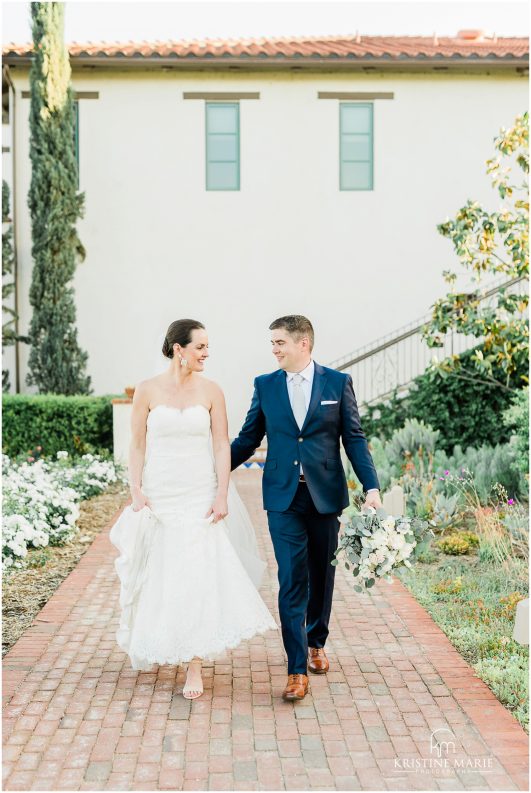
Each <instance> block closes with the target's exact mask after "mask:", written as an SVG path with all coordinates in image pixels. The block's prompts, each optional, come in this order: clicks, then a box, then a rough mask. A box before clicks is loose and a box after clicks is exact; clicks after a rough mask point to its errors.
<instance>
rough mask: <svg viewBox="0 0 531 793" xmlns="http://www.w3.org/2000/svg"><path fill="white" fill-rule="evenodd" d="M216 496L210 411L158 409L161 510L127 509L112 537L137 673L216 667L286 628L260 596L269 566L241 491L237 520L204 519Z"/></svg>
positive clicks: (232, 508) (157, 500) (152, 451)
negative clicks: (208, 663)
mask: <svg viewBox="0 0 531 793" xmlns="http://www.w3.org/2000/svg"><path fill="white" fill-rule="evenodd" d="M216 489H217V476H216V471H215V467H214V460H213V455H212V451H211V446H210V413H209V411H208V410H207V408H206V407H204V406H203V405H193V406H191V407H188V408H184V409H183V410H180V409H178V408H174V407H170V406H166V405H157V406H156V407H155V408H154V409H153V410H151V411H150V412H149V414H148V419H147V433H146V454H145V463H144V469H143V474H142V491H143V493H144V494H145V495H146V496H147V498H148V499H149V501H150V503H151V509H150V508H148V507H144V508H143V509H142V510H139V511H137V512H133V510H132V508H131V507H126V508H125V510H124V511H123V512H122V514H121V516H120V518H119V519H118V520H117V522H116V523H115V524H114V526H113V527H112V529H111V533H110V539H111V542H112V543H113V544H114V545H115V546H116V547H117V548H118V550H119V551H120V556H119V557H118V558H117V559H116V561H115V568H116V571H117V573H118V576H119V578H120V605H121V614H120V626H119V628H118V630H117V632H116V639H117V642H118V644H119V646H120V647H121V649H122V650H124V651H125V652H127V653H128V655H129V657H130V660H131V665H132V667H133V669H141V670H149V669H150V667H151V665H152V664H154V663H157V664H179V663H184V662H187V661H190V660H191V659H192V658H193V657H194V656H198V657H199V658H203V659H205V660H213V659H214V658H216V657H218V656H219V655H221V654H223V652H224V651H225V650H227V649H230V648H234V647H236V646H237V645H238V644H240V642H241V641H243V640H244V639H249V638H251V637H252V636H254V635H256V634H258V633H264V632H265V631H268V630H271V629H277V628H278V626H277V624H276V622H275V620H274V619H273V617H272V615H271V613H270V611H269V609H268V608H267V606H266V605H265V603H264V601H263V600H262V598H261V597H260V595H259V593H258V586H259V584H260V580H261V577H262V573H263V571H264V569H265V562H263V561H262V560H261V559H260V557H259V555H258V549H257V546H256V538H255V535H254V530H253V529H252V526H251V524H250V521H249V516H248V514H247V511H246V510H245V507H244V506H243V503H242V501H241V499H240V498H239V496H238V493H237V491H236V488H235V487H234V485H231V487H230V488H229V499H228V506H229V516H228V517H227V518H225V519H224V520H222V521H219V522H218V523H212V521H211V519H210V520H206V519H205V517H204V516H205V515H206V513H207V512H208V510H209V508H210V507H211V506H212V503H213V501H214V497H215V493H216Z"/></svg>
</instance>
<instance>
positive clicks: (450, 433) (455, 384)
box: [361, 345, 527, 470]
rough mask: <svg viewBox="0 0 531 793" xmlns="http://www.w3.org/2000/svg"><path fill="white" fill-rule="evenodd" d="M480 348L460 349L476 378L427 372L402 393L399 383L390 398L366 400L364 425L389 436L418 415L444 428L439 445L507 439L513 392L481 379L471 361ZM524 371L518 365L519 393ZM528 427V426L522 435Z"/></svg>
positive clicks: (500, 375)
mask: <svg viewBox="0 0 531 793" xmlns="http://www.w3.org/2000/svg"><path fill="white" fill-rule="evenodd" d="M476 349H481V345H478V347H475V348H473V349H470V350H467V351H466V352H464V353H462V354H461V355H460V361H461V365H462V367H463V372H464V373H465V374H466V375H468V376H470V377H473V378H475V380H472V381H469V380H463V379H462V378H460V377H458V376H456V375H455V374H449V375H448V376H447V377H446V378H445V379H439V380H437V381H436V382H435V383H434V382H433V381H432V380H431V379H430V377H429V375H427V374H422V375H419V376H418V377H416V378H415V379H414V380H413V382H412V384H411V387H410V390H409V393H408V394H406V395H405V396H403V397H402V398H400V399H399V398H398V397H397V392H396V389H395V391H394V392H393V394H392V396H391V397H390V398H389V400H386V401H385V402H379V403H377V404H374V405H370V406H368V405H362V406H361V408H362V427H363V431H364V432H365V434H366V435H367V437H371V438H372V436H377V437H379V438H381V439H382V440H389V439H390V438H391V436H392V434H393V432H395V431H396V430H398V429H400V428H401V427H403V426H404V423H405V421H406V419H413V418H415V419H418V420H419V421H424V422H427V423H429V424H430V426H431V427H432V429H433V430H439V431H440V438H439V439H438V440H437V446H438V448H440V449H442V450H444V451H445V452H447V453H448V454H450V453H451V450H452V449H453V448H454V446H455V445H456V444H461V445H462V447H464V448H466V447H468V446H469V447H475V448H477V447H478V446H481V445H484V444H489V445H492V446H494V445H496V444H499V443H500V444H501V443H506V442H507V441H508V440H509V438H508V432H507V428H506V426H505V425H504V424H503V422H501V421H500V415H501V414H502V413H503V411H504V410H505V409H507V408H508V407H509V406H510V402H511V398H510V397H508V395H507V391H505V390H504V389H502V388H501V387H498V386H492V385H488V384H485V383H482V382H479V380H480V379H481V377H480V375H479V373H478V371H477V369H476V368H475V366H474V363H473V362H472V361H471V358H472V356H473V354H474V351H475V350H476ZM522 374H527V371H518V372H516V373H515V374H514V376H513V377H512V378H511V383H510V384H509V385H514V387H515V391H514V392H513V393H514V394H519V393H520V390H521V389H519V388H517V385H518V384H519V383H521V382H522V380H521V375H522ZM493 376H494V377H496V378H498V379H501V380H505V378H506V373H505V372H499V373H498V371H497V369H496V367H495V366H493ZM516 398H517V399H519V397H516ZM522 399H524V397H522ZM518 404H520V403H519V402H518ZM511 421H512V420H511ZM523 433H525V430H524V429H522V437H523ZM526 470H527V468H526Z"/></svg>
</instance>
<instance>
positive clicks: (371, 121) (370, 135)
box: [339, 101, 374, 192]
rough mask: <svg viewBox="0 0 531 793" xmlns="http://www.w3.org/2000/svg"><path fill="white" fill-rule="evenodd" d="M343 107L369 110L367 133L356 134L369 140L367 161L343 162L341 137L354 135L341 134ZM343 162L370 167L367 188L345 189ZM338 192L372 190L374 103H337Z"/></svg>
mask: <svg viewBox="0 0 531 793" xmlns="http://www.w3.org/2000/svg"><path fill="white" fill-rule="evenodd" d="M344 107H367V108H369V111H370V114H369V124H370V127H369V132H368V133H358V134H359V135H364V136H365V137H368V138H369V144H370V145H369V153H370V159H369V160H345V159H344V158H343V135H346V134H356V133H344V132H343V108H344ZM344 162H363V163H369V165H370V182H369V186H367V187H345V186H344V184H343V163H344ZM339 190H340V191H341V192H353V191H354V192H356V191H365V192H369V191H372V190H374V102H357V101H353V102H339Z"/></svg>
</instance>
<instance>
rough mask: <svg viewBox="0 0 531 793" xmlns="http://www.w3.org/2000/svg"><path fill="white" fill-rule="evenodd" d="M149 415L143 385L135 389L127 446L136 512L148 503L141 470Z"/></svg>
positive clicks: (130, 483) (130, 485)
mask: <svg viewBox="0 0 531 793" xmlns="http://www.w3.org/2000/svg"><path fill="white" fill-rule="evenodd" d="M148 413H149V395H148V388H147V387H146V384H145V383H140V384H139V385H138V386H137V387H136V388H135V393H134V395H133V409H132V412H131V442H130V444H129V460H128V472H129V488H130V490H131V498H132V499H133V504H132V506H133V509H134V510H135V512H136V511H138V510H139V509H142V507H143V506H144V505H145V504H147V505H148V506H149V501H148V499H147V498H146V497H145V495H144V494H143V493H142V469H143V467H144V457H145V454H146V426H147V417H148Z"/></svg>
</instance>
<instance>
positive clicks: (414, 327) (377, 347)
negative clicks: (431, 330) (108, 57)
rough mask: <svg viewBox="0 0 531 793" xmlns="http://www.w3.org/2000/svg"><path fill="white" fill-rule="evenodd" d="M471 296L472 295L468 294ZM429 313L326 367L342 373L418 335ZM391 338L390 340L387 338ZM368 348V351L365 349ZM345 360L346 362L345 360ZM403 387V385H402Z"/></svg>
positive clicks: (498, 287) (491, 292) (492, 291)
mask: <svg viewBox="0 0 531 793" xmlns="http://www.w3.org/2000/svg"><path fill="white" fill-rule="evenodd" d="M526 280H527V279H526V278H525V276H519V277H517V278H511V279H509V280H508V281H505V282H500V283H498V284H497V285H495V286H492V287H491V288H490V289H489V290H488V291H487V292H485V294H484V295H482V296H481V298H480V300H485V299H486V298H488V297H491V296H492V295H494V294H496V293H497V292H499V291H500V290H501V289H503V288H507V287H509V286H514V284H517V283H519V282H520V281H526ZM470 294H473V293H470ZM431 316H432V315H431V313H428V314H424V316H423V317H421V318H419V319H417V320H414V321H413V322H410V323H408V324H407V325H402V326H401V327H400V328H397V330H396V331H394V332H392V333H391V334H386V335H385V336H381V337H380V338H379V339H376V341H374V342H372V343H370V344H368V345H365V346H364V347H360V348H358V350H354V351H353V352H351V353H349V354H348V355H347V356H345V355H344V356H342V357H341V358H337V359H336V360H335V361H333V362H332V363H329V364H328V366H329V367H330V369H336V370H337V371H338V372H342V371H343V370H344V369H348V368H349V367H350V366H354V364H356V363H359V362H360V361H363V360H366V359H367V358H370V357H371V356H372V355H376V354H377V353H379V352H382V351H383V350H386V349H387V348H389V347H392V346H393V345H394V344H398V343H399V342H400V341H403V340H404V339H407V338H409V337H411V336H414V335H415V334H416V333H420V331H421V330H422V328H423V327H424V325H425V324H426V323H427V322H429V320H430V319H431ZM389 336H391V338H389ZM385 340H386V341H385ZM367 347H369V348H370V349H368V350H367V349H366V348H367ZM345 358H346V359H347V360H345ZM404 385H405V384H404Z"/></svg>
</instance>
